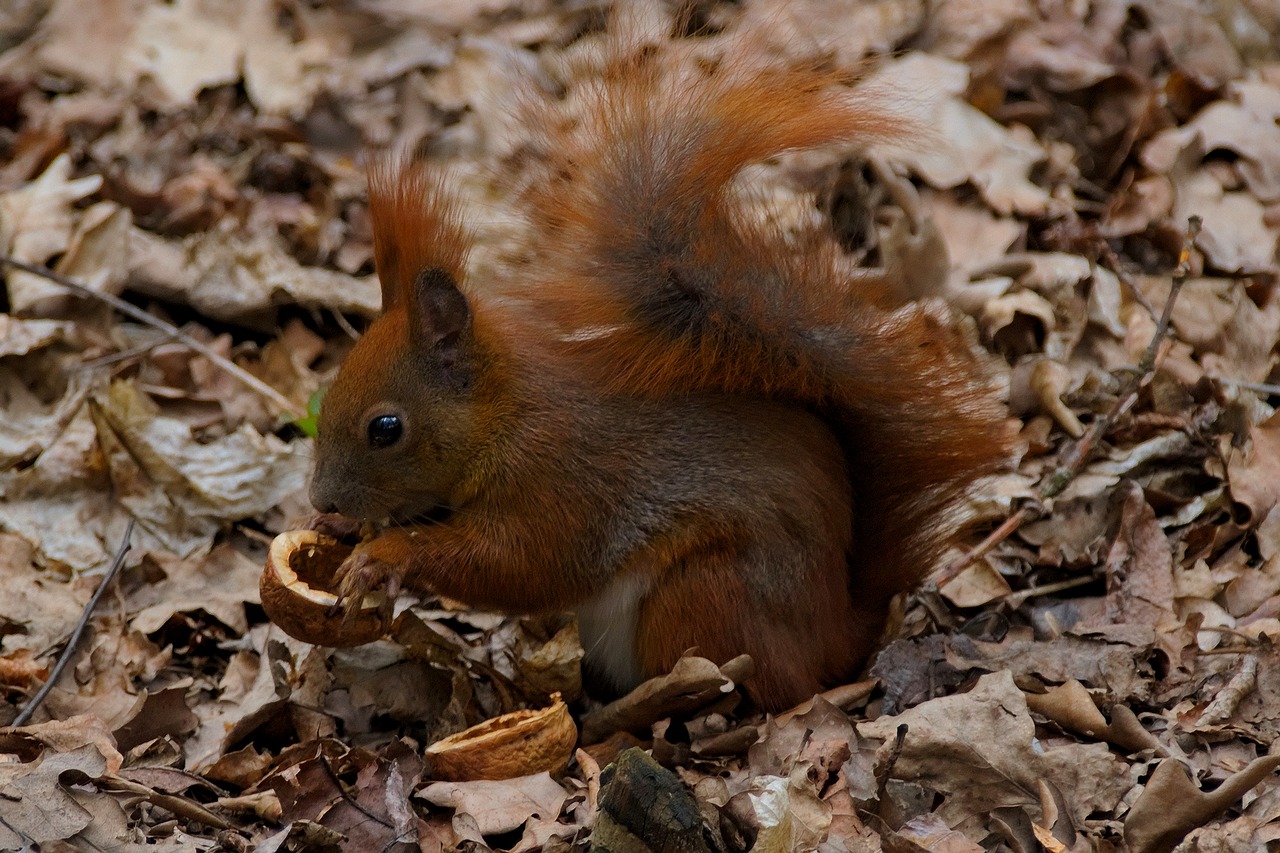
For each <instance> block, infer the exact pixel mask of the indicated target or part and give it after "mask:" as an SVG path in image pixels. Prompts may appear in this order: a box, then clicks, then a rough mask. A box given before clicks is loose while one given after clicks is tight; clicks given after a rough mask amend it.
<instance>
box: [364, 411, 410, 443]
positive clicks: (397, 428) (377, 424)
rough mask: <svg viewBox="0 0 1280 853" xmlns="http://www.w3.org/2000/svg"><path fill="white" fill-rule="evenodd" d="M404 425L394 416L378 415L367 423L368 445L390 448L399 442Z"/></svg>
mask: <svg viewBox="0 0 1280 853" xmlns="http://www.w3.org/2000/svg"><path fill="white" fill-rule="evenodd" d="M403 433H404V424H402V423H400V418H398V417H396V416H395V415H378V416H377V417H376V418H374V419H373V420H371V421H369V444H370V445H371V446H372V447H390V446H391V445H393V444H395V443H396V442H397V441H399V440H400V436H401V435H402V434H403Z"/></svg>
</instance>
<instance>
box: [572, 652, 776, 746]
mask: <svg viewBox="0 0 1280 853" xmlns="http://www.w3.org/2000/svg"><path fill="white" fill-rule="evenodd" d="M753 667H754V665H753V663H752V661H751V658H750V656H748V655H739V656H738V657H736V658H734V659H733V660H731V661H728V662H727V663H725V664H724V665H723V666H716V665H715V664H714V663H712V662H711V661H709V660H707V659H706V658H700V657H694V656H688V657H682V658H680V660H678V661H676V665H675V666H674V667H673V668H672V670H671V672H670V673H669V674H667V675H661V676H658V677H657V678H651V679H649V680H648V681H646V682H644V683H643V684H641V685H640V686H638V687H636V689H634V690H632V691H631V692H630V693H628V694H627V695H626V696H623V697H622V698H621V699H618V700H616V701H614V702H610V703H609V704H608V705H605V706H604V707H603V708H600V709H598V710H595V711H592V712H590V713H588V714H586V715H585V716H584V717H583V718H582V742H583V743H584V744H587V745H590V744H593V743H599V742H600V741H602V740H604V739H605V738H606V737H608V736H609V735H611V734H613V733H614V732H643V731H647V730H648V728H649V727H650V726H651V725H653V724H654V723H656V722H657V721H658V720H661V719H662V718H663V717H669V716H672V715H674V714H687V713H689V712H691V711H695V710H698V709H699V708H704V707H706V706H707V705H709V704H711V703H713V702H716V701H718V700H720V699H723V698H725V697H726V696H728V695H729V694H730V693H731V692H732V691H733V688H734V686H735V684H737V683H740V682H742V681H744V680H745V679H747V678H750V677H751V672H752V669H753Z"/></svg>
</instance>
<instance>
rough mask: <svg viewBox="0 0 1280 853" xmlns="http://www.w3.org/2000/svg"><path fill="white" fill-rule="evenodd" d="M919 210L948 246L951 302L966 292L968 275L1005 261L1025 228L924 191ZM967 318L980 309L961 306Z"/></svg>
mask: <svg viewBox="0 0 1280 853" xmlns="http://www.w3.org/2000/svg"><path fill="white" fill-rule="evenodd" d="M921 208H922V210H923V211H924V212H925V214H926V215H927V216H928V217H929V220H930V221H931V222H933V224H934V225H935V226H936V227H937V229H938V231H939V232H940V233H941V234H942V237H943V240H944V241H945V242H946V244H947V257H948V258H949V259H950V261H951V285H952V294H951V295H952V298H955V297H956V296H958V291H962V290H964V289H965V285H966V284H967V283H968V281H969V277H970V275H972V274H973V273H974V272H975V271H976V270H980V269H982V268H983V267H986V266H987V265H989V264H991V263H994V262H996V261H998V260H999V259H1000V258H1002V257H1004V254H1005V252H1007V251H1008V250H1009V248H1010V247H1011V246H1013V245H1014V244H1015V243H1016V242H1017V241H1018V238H1019V237H1021V236H1022V235H1023V234H1024V233H1025V231H1026V226H1025V225H1024V224H1022V223H1021V222H1019V221H1018V220H1016V219H1014V218H1012V217H1009V216H997V215H996V214H995V213H992V212H991V210H990V209H989V208H986V207H979V206H976V205H972V204H961V203H958V202H957V201H956V200H955V199H954V198H953V197H952V194H951V193H944V192H935V191H933V190H926V191H924V192H922V193H921ZM961 307H962V309H963V310H964V311H965V313H967V314H977V313H978V310H979V306H973V305H969V304H967V303H966V304H965V305H963V306H961Z"/></svg>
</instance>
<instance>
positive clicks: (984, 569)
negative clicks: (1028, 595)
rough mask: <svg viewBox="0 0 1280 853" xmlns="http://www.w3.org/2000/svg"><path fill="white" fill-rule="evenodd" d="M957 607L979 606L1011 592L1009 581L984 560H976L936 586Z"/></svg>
mask: <svg viewBox="0 0 1280 853" xmlns="http://www.w3.org/2000/svg"><path fill="white" fill-rule="evenodd" d="M938 592H939V593H941V594H942V596H943V598H945V599H947V601H950V602H951V603H952V604H954V605H956V606H957V607H980V606H982V605H983V604H987V603H989V602H992V601H996V600H997V599H1000V598H1003V597H1004V596H1006V595H1008V594H1009V593H1010V592H1012V589H1011V588H1010V587H1009V582H1008V581H1007V580H1005V579H1004V577H1002V576H1001V575H1000V573H999V572H997V571H996V570H995V569H994V568H993V567H992V565H991V564H990V563H989V562H987V561H986V560H978V561H976V562H974V563H973V564H972V565H970V566H969V567H968V568H967V569H965V570H964V571H963V572H961V573H960V574H958V575H956V577H954V578H952V579H951V580H949V581H947V582H946V583H945V584H943V585H942V586H941V587H939V588H938Z"/></svg>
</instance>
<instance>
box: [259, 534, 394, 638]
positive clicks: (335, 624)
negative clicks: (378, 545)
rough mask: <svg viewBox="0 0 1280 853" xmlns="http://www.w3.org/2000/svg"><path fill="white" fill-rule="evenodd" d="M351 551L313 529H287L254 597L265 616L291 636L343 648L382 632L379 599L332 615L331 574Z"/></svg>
mask: <svg viewBox="0 0 1280 853" xmlns="http://www.w3.org/2000/svg"><path fill="white" fill-rule="evenodd" d="M350 553H351V547H350V546H349V545H344V544H343V543H341V542H339V541H338V540H337V539H334V538H332V537H330V536H326V535H324V534H323V533H318V532H316V531H314V530H287V531H285V532H284V533H281V534H280V535H279V536H277V537H276V538H275V539H274V540H273V541H272V542H271V550H270V551H269V552H268V553H267V564H266V566H265V567H264V568H263V570H262V577H261V578H259V580H258V593H259V595H260V596H261V597H262V609H263V610H265V611H266V612H267V617H268V618H269V619H270V620H271V621H272V622H274V623H275V624H277V625H279V626H280V630H282V631H284V632H285V633H286V634H288V635H289V636H291V637H295V638H297V639H299V640H303V641H304V642H308V643H314V644H315V645H317V646H332V647H335V648H347V647H350V646H359V645H363V644H364V643H371V642H373V641H374V640H376V639H378V638H379V637H381V636H382V635H383V634H385V633H386V632H387V628H388V625H387V623H386V620H385V619H384V617H383V613H382V611H381V610H380V609H379V605H380V604H381V603H382V599H381V596H379V595H367V596H365V599H364V601H363V602H361V607H360V609H359V610H358V611H356V612H355V613H352V614H350V615H349V616H348V615H344V614H342V613H340V612H335V611H334V609H333V608H334V605H335V604H337V602H338V596H337V595H336V594H335V593H334V592H332V590H333V588H334V587H336V586H337V580H336V578H335V574H336V572H337V570H338V567H339V566H341V565H342V561H343V560H345V559H346V558H347V555H348V554H350Z"/></svg>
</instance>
